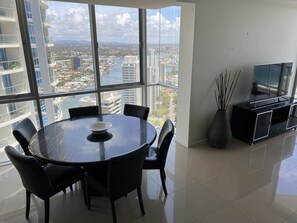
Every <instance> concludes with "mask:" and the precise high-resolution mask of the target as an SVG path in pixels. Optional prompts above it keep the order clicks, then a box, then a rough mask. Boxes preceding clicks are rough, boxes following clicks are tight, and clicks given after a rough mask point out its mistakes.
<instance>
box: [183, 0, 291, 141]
mask: <svg viewBox="0 0 297 223" xmlns="http://www.w3.org/2000/svg"><path fill="white" fill-rule="evenodd" d="M189 2H194V3H196V9H195V25H194V29H195V30H194V47H193V62H192V77H191V93H190V94H191V102H190V113H189V128H188V131H187V132H186V133H183V135H182V136H181V137H179V136H178V132H177V139H178V138H179V139H178V140H177V141H178V142H179V141H180V142H184V141H185V140H187V139H188V146H190V145H193V144H195V143H197V142H199V141H201V140H203V139H206V135H207V130H208V127H209V125H210V124H211V121H212V119H213V117H214V114H215V112H216V110H217V108H216V105H215V98H214V93H213V90H214V78H215V77H216V76H217V75H218V74H219V73H221V72H222V71H224V70H225V69H226V68H228V69H232V70H235V69H241V70H242V75H241V77H240V79H239V84H238V86H237V89H236V91H235V92H234V97H233V100H232V102H231V103H238V102H241V101H244V100H248V98H249V89H250V87H251V86H250V85H251V79H252V71H253V66H254V64H261V63H279V62H294V66H293V71H294V74H295V69H296V62H297V4H296V3H297V2H296V1H295V3H294V2H292V1H290V0H282V1H281V0H279V1H276V0H274V1H268V0H196V1H195V0H193V1H189ZM182 19H183V18H182ZM182 35H187V34H186V33H182ZM182 40H183V38H182V37H181V41H182ZM181 45H183V43H181ZM180 66H181V69H183V67H184V66H187V65H185V64H182V63H181V64H180ZM185 75H187V74H184V73H180V76H181V79H184V77H183V76H185ZM292 79H294V78H292ZM184 80H185V79H184ZM183 83H184V81H181V82H180V84H179V88H180V89H181V90H183V89H184V87H187V84H184V85H182V84H183ZM291 84H293V83H291ZM291 88H292V85H291ZM181 90H180V91H181ZM180 91H179V94H180ZM181 101H183V98H179V101H178V103H179V105H178V106H180V102H181ZM231 108H232V106H230V109H229V110H231ZM180 110H183V109H180ZM186 111H187V110H186ZM186 114H187V113H183V112H182V111H178V118H177V121H178V123H177V127H178V128H179V125H180V123H179V120H180V119H181V120H183V119H186V118H185V117H183V118H180V116H181V115H182V116H184V115H186ZM182 131H186V129H185V128H184V129H182ZM183 144H185V143H183Z"/></svg>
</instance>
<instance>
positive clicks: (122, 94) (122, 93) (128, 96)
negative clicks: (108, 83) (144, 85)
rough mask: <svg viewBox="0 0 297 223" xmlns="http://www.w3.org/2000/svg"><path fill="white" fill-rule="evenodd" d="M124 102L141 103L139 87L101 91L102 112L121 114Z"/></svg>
mask: <svg viewBox="0 0 297 223" xmlns="http://www.w3.org/2000/svg"><path fill="white" fill-rule="evenodd" d="M125 104H136V105H141V104H142V90H141V88H131V89H125V90H119V91H106V92H101V109H102V114H121V113H123V111H124V105H125Z"/></svg>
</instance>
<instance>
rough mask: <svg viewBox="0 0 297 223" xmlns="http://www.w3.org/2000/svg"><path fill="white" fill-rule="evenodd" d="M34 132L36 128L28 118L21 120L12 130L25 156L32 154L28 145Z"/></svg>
mask: <svg viewBox="0 0 297 223" xmlns="http://www.w3.org/2000/svg"><path fill="white" fill-rule="evenodd" d="M36 132H37V130H36V128H35V126H34V125H33V123H32V121H31V120H30V119H29V118H25V119H24V120H22V121H21V122H20V123H19V124H18V125H17V126H16V127H15V128H14V130H13V131H12V134H13V136H14V137H15V138H16V140H17V141H18V142H19V144H20V145H21V147H22V149H23V150H24V153H25V154H26V155H27V156H32V154H31V153H30V151H29V148H28V147H29V141H30V139H31V138H32V136H33V135H34V134H35V133H36Z"/></svg>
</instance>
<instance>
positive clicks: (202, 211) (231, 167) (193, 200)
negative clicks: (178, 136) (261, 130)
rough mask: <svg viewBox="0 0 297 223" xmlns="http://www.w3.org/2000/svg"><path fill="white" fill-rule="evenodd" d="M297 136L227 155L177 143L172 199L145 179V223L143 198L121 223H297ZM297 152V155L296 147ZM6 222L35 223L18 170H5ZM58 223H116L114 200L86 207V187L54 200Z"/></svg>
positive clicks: (151, 176)
mask: <svg viewBox="0 0 297 223" xmlns="http://www.w3.org/2000/svg"><path fill="white" fill-rule="evenodd" d="M296 135H297V132H295V131H290V132H288V133H285V134H283V135H280V136H277V137H274V138H272V139H269V140H265V141H262V142H259V143H256V144H255V145H253V146H250V145H248V144H246V143H243V142H240V141H238V140H235V139H233V141H232V144H231V146H230V147H229V148H226V149H221V150H218V149H214V148H211V147H209V146H208V145H207V143H206V142H205V143H201V144H199V145H197V146H195V148H190V149H188V148H185V147H183V146H181V145H179V144H176V143H175V142H173V143H172V145H171V148H170V150H169V154H168V159H167V165H166V174H167V179H166V185H167V190H168V196H167V197H165V196H164V194H163V191H162V188H161V181H160V177H159V172H158V171H144V172H143V184H142V193H143V198H144V205H145V210H146V215H145V216H141V214H140V209H139V206H138V201H137V196H136V193H135V192H133V193H130V194H128V196H127V197H124V198H122V199H120V200H118V201H117V202H116V211H117V217H118V222H137V223H138V222H147V223H151V222H153V223H159V222H167V223H171V222H181V223H184V222H193V223H250V222H259V223H274V222H276V223H277V222H284V223H296V222H297V152H296V153H295V144H296ZM296 151H297V147H296ZM0 188H1V189H0V201H1V202H0V222H27V220H26V219H25V191H24V189H23V187H22V184H21V181H20V178H19V176H18V174H17V172H16V171H15V169H14V167H13V166H11V165H9V166H5V167H1V168H0ZM32 200H33V202H32V203H31V212H30V220H28V221H29V222H43V202H42V201H41V200H40V199H38V198H36V197H34V198H33V199H32ZM50 207H51V211H50V221H51V222H112V217H111V210H110V206H109V202H108V200H107V199H106V198H93V200H92V210H91V211H89V210H87V208H86V206H85V205H84V203H83V197H82V193H81V189H80V186H79V185H78V184H77V185H76V186H75V189H74V191H72V192H70V191H69V189H67V193H66V194H63V193H59V194H57V195H56V196H54V197H52V198H51V204H50Z"/></svg>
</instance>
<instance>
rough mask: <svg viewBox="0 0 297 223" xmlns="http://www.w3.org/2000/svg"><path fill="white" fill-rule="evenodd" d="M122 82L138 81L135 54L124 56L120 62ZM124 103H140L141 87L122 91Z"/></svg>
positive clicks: (137, 63)
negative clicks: (121, 62)
mask: <svg viewBox="0 0 297 223" xmlns="http://www.w3.org/2000/svg"><path fill="white" fill-rule="evenodd" d="M122 74H123V83H131V82H137V81H139V60H138V57H137V56H125V57H124V61H123V64H122ZM123 102H124V104H141V89H127V90H124V92H123Z"/></svg>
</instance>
